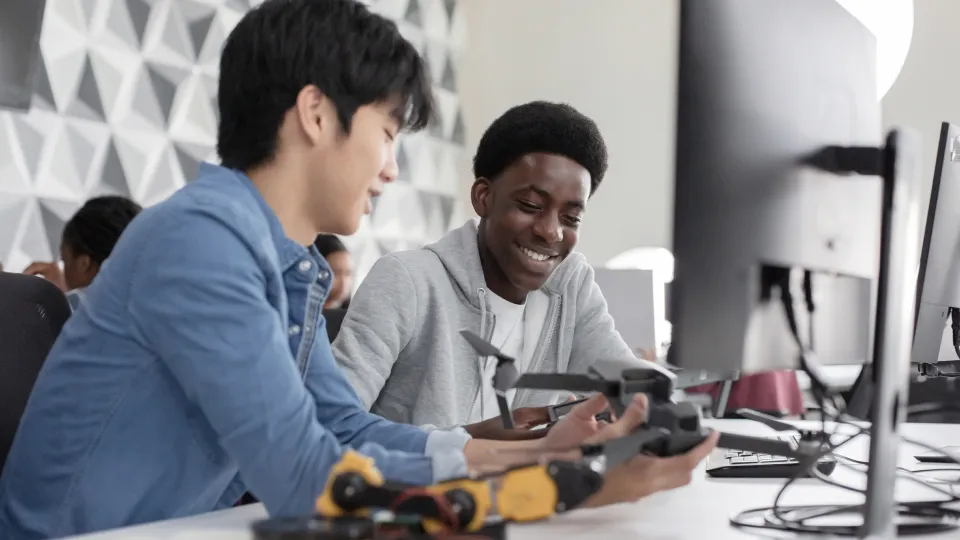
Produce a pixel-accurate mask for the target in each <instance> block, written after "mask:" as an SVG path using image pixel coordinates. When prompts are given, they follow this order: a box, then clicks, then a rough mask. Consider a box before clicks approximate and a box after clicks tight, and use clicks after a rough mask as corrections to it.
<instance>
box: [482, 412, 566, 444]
mask: <svg viewBox="0 0 960 540" xmlns="http://www.w3.org/2000/svg"><path fill="white" fill-rule="evenodd" d="M549 421H550V415H549V413H547V408H546V407H521V408H519V409H517V410H515V411H513V423H514V429H506V428H504V427H503V422H502V421H501V420H500V417H499V416H495V417H493V418H489V419H487V420H484V421H482V422H477V423H474V424H469V425H466V426H463V429H465V430H466V431H467V433H468V434H470V436H471V437H473V438H474V439H490V440H494V441H522V440H530V439H540V438H542V437H544V436H545V435H546V434H547V430H545V429H538V430H532V429H531V428H534V427H536V426H539V425H541V424H546V423H547V422H549Z"/></svg>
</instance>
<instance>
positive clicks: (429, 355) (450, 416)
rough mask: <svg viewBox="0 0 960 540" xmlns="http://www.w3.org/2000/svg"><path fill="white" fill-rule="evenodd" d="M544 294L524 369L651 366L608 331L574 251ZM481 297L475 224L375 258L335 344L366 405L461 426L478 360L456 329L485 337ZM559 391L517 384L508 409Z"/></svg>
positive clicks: (609, 321) (488, 318) (404, 417)
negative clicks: (543, 315) (543, 308)
mask: <svg viewBox="0 0 960 540" xmlns="http://www.w3.org/2000/svg"><path fill="white" fill-rule="evenodd" d="M542 290H543V292H545V293H546V295H547V297H548V298H549V304H548V307H547V313H546V319H545V323H544V325H543V331H542V332H541V334H540V339H539V342H538V344H537V346H536V348H535V349H534V353H533V356H532V359H531V360H530V366H529V368H528V369H527V371H531V372H573V373H584V372H586V371H587V369H588V368H589V367H590V366H591V365H594V364H595V363H597V362H604V363H613V364H616V365H618V366H622V367H623V368H627V367H638V366H650V365H651V364H650V363H649V362H646V361H643V360H640V359H638V358H637V357H636V356H635V355H634V354H633V353H632V352H631V350H630V348H629V347H628V346H627V344H626V343H624V341H623V339H621V337H620V334H619V333H618V332H617V331H616V330H615V329H614V326H613V318H611V316H610V314H609V313H608V312H607V303H606V301H605V300H604V298H603V294H601V292H600V288H599V287H598V286H597V284H596V282H594V280H593V268H591V267H590V265H589V264H587V261H586V259H585V258H584V256H583V255H582V254H580V253H578V252H573V253H571V254H570V256H568V257H567V258H566V260H564V261H563V262H562V263H560V265H559V266H558V267H557V269H556V270H555V271H554V273H553V275H551V276H550V278H549V279H548V280H547V282H546V284H545V285H544V286H543V289H542ZM486 294H487V291H486V282H485V280H484V277H483V270H482V268H481V267H480V253H479V249H478V246H477V225H476V222H474V221H473V220H470V221H468V222H467V223H466V224H465V225H463V226H462V227H460V228H458V229H456V230H454V231H451V232H450V233H449V234H447V235H446V236H444V237H443V238H441V239H440V240H439V241H437V242H436V243H434V244H431V245H428V246H426V247H424V248H422V249H418V250H412V251H402V252H396V253H391V254H389V255H385V256H383V257H382V258H380V259H379V260H378V261H377V262H376V263H375V264H374V265H373V268H372V269H371V270H370V272H369V274H367V276H366V278H364V280H363V283H362V284H361V285H360V287H359V289H358V290H357V293H356V295H354V297H353V298H352V299H351V301H350V308H349V309H348V310H347V314H346V317H345V318H344V320H343V324H342V326H341V328H340V333H339V334H338V335H337V339H336V341H335V342H334V344H333V350H334V355H335V356H336V359H337V362H338V363H339V364H340V366H341V367H342V368H343V370H344V372H345V373H346V376H347V378H348V379H349V380H350V382H351V383H353V385H354V387H355V388H356V391H357V394H358V395H359V396H360V399H361V401H362V402H363V404H364V405H365V406H366V407H368V408H370V409H371V411H372V412H374V413H376V414H378V415H381V416H384V417H386V418H388V419H391V420H394V421H397V422H404V423H409V424H417V425H425V426H432V427H438V428H452V427H455V426H460V425H462V424H463V423H465V421H466V419H467V418H468V416H469V413H470V409H471V407H472V406H473V403H474V400H475V399H476V397H477V394H478V392H480V391H481V390H480V389H481V384H480V381H481V374H482V369H483V360H484V359H483V358H481V357H479V356H478V355H477V353H476V352H475V351H474V350H473V348H471V347H470V345H469V344H468V343H467V342H466V340H465V339H464V338H463V337H462V336H461V335H460V331H461V330H464V329H467V330H472V331H473V332H476V333H478V334H480V335H481V336H483V337H484V338H485V339H490V337H491V335H492V333H493V327H494V323H495V321H494V317H493V314H492V313H491V310H490V306H489V304H488V300H487V298H486ZM560 397H561V394H558V393H556V392H542V391H536V390H525V389H520V390H518V391H517V393H516V395H515V396H514V400H513V408H519V407H527V406H542V405H548V404H551V403H555V402H556V401H557V400H558V399H559V398H560Z"/></svg>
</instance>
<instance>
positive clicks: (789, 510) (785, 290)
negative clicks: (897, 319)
mask: <svg viewBox="0 0 960 540" xmlns="http://www.w3.org/2000/svg"><path fill="white" fill-rule="evenodd" d="M761 275H762V279H763V287H762V297H763V298H764V299H765V300H770V299H771V298H770V297H771V292H772V289H774V288H776V289H779V292H780V301H781V303H782V305H783V307H784V310H785V311H786V317H787V322H788V325H789V327H790V330H791V333H792V334H793V338H794V339H795V340H796V343H797V345H798V347H799V350H800V353H799V354H800V358H799V360H800V366H801V368H802V369H803V370H804V371H806V372H807V374H808V375H809V376H810V381H811V391H812V392H813V395H814V399H815V400H816V401H817V405H818V406H819V407H820V411H821V417H820V426H821V430H820V437H819V440H817V441H814V442H819V444H820V451H819V452H817V453H816V454H815V455H814V456H813V457H811V458H810V459H809V461H808V462H807V463H805V465H806V467H802V468H800V470H799V471H798V472H797V473H796V474H794V475H793V476H792V477H791V478H789V479H787V481H786V482H785V483H784V485H783V486H782V487H781V488H780V491H779V492H778V493H777V495H776V497H775V498H774V502H773V506H771V507H766V508H754V509H750V510H746V511H744V512H741V513H739V514H737V515H736V516H734V517H732V518H731V519H730V524H731V525H732V526H734V527H738V528H745V529H752V530H755V531H756V530H766V531H770V532H779V533H793V534H807V535H828V536H856V535H857V534H859V530H860V526H859V525H813V524H811V523H810V522H811V521H813V520H815V519H821V518H825V517H832V516H838V515H843V514H851V513H856V514H861V515H862V510H863V504H862V503H860V504H846V505H843V504H834V505H803V506H789V507H788V506H783V505H781V500H782V498H783V495H784V493H785V492H786V490H787V489H788V488H789V487H790V486H791V485H793V484H794V483H795V482H796V481H797V480H798V479H800V478H801V477H802V476H803V475H804V473H807V472H809V474H810V475H811V476H812V477H813V478H814V479H816V480H819V481H821V482H824V483H826V484H828V485H831V486H834V487H837V488H841V489H845V490H847V491H852V492H855V493H858V494H861V495H865V492H864V490H862V489H860V488H855V487H852V486H847V485H844V484H841V483H840V482H836V481H834V480H832V479H830V478H828V477H827V476H826V475H824V474H822V473H820V471H819V470H818V469H817V468H816V465H817V462H818V461H820V460H821V459H823V458H824V457H826V456H827V455H831V454H833V455H834V457H835V459H836V460H837V464H838V465H842V466H844V467H847V468H853V467H852V466H851V465H850V463H851V462H852V463H855V464H858V465H868V463H867V462H865V461H860V460H854V459H850V458H846V457H845V456H841V455H839V454H836V450H837V449H839V448H841V447H842V446H844V445H846V444H848V443H850V442H852V441H854V440H855V439H857V438H858V437H861V436H862V435H869V433H870V430H869V429H868V428H864V427H860V426H858V425H856V424H855V423H853V422H852V421H851V420H850V418H849V416H848V415H847V414H846V406H845V405H844V406H843V407H840V406H838V405H837V402H836V401H835V397H836V396H833V395H831V394H830V392H829V391H828V388H827V386H826V385H825V384H824V383H823V380H822V379H821V378H820V377H819V376H818V373H817V372H818V370H817V366H815V365H814V364H813V362H812V361H811V359H810V358H809V356H808V354H807V348H805V347H804V346H803V343H802V340H801V338H800V332H799V329H798V328H797V324H796V312H795V309H794V305H793V295H792V294H791V291H790V279H789V278H790V271H789V269H785V268H771V267H765V268H764V272H762V274H761ZM804 296H805V300H806V304H807V310H808V314H809V315H810V330H811V333H810V341H811V346H810V351H811V352H812V340H813V332H812V331H813V311H814V304H813V285H812V275H811V272H809V271H806V272H805V273H804ZM954 330H955V335H956V336H957V337H958V339H957V340H956V342H957V343H958V344H960V314H957V315H955V317H954ZM958 356H960V345H958ZM828 400H829V401H832V405H833V406H834V408H833V409H832V411H828V410H827V409H826V408H825V407H824V404H825V403H826V402H827V401H828ZM831 412H832V413H833V414H831ZM828 416H830V417H831V423H833V424H834V425H836V426H853V427H854V428H855V429H856V431H855V432H854V433H853V434H852V435H849V436H847V437H846V438H844V439H843V440H841V441H839V442H836V443H835V442H833V441H834V438H835V436H836V435H837V433H835V432H832V431H829V432H828V430H827V422H828V420H827V419H828ZM903 440H904V442H909V443H911V444H917V445H918V446H921V447H924V448H927V449H929V450H931V451H935V452H942V450H940V449H937V448H934V447H931V446H929V445H927V444H925V443H920V442H919V441H913V440H908V439H905V438H904V439H903ZM948 457H951V458H954V459H955V461H957V463H958V465H960V460H957V457H958V456H948ZM898 469H899V473H900V474H901V475H902V476H903V477H904V478H906V479H908V480H912V481H914V482H917V483H919V484H921V485H923V486H925V487H927V488H929V489H931V490H933V491H937V492H938V493H940V494H942V495H945V496H946V497H947V499H945V500H938V501H918V502H909V503H898V505H897V512H898V515H899V516H900V517H901V518H908V519H911V520H915V521H912V522H909V523H900V524H899V525H898V527H897V528H898V535H900V536H910V535H917V534H931V533H937V532H944V531H949V530H954V529H956V528H957V522H958V521H960V511H956V510H952V509H948V508H944V506H943V505H944V504H948V503H953V502H957V501H960V498H958V497H956V496H955V495H954V494H953V493H952V492H948V491H945V490H943V489H940V488H939V487H938V486H936V485H935V484H936V483H935V482H930V481H929V480H928V479H924V478H922V477H921V476H920V475H915V474H913V473H912V472H910V471H906V470H905V469H903V468H898ZM853 470H856V469H853ZM958 470H960V469H958ZM858 472H864V471H858ZM757 518H762V519H761V520H760V522H759V523H758V522H756V521H757Z"/></svg>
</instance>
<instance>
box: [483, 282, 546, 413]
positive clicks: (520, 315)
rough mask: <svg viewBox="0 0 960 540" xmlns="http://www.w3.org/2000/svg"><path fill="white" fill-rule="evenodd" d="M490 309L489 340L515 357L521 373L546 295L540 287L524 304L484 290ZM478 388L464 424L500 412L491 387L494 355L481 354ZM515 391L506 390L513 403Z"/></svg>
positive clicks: (543, 312)
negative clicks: (490, 335) (479, 384)
mask: <svg viewBox="0 0 960 540" xmlns="http://www.w3.org/2000/svg"><path fill="white" fill-rule="evenodd" d="M487 298H488V300H489V306H490V309H491V310H492V312H493V316H494V327H493V336H492V338H491V340H490V342H491V343H492V344H493V346H494V347H496V348H498V349H500V352H502V353H503V354H504V355H506V356H509V357H511V358H514V359H515V360H516V364H515V365H516V367H517V370H518V371H519V372H520V373H523V372H524V371H526V370H527V369H529V367H530V360H531V357H532V356H533V352H534V350H535V349H536V348H537V342H538V341H539V339H540V334H541V332H542V331H543V324H544V320H545V318H546V314H547V305H548V303H549V298H548V297H547V296H546V295H545V294H544V293H542V292H540V291H535V292H533V293H530V294H529V295H528V296H527V300H526V302H524V303H523V304H514V303H512V302H509V301H507V300H504V299H503V298H501V297H499V296H497V295H496V294H494V293H492V292H491V291H489V290H488V291H487ZM477 361H478V362H483V365H482V366H481V367H480V369H481V370H482V376H481V390H480V392H478V393H477V399H476V400H475V401H474V403H473V408H472V409H471V411H470V417H469V418H468V420H467V422H466V423H467V424H473V423H475V422H480V421H482V420H486V419H488V418H493V417H495V416H499V415H500V410H499V408H498V406H497V394H496V393H495V392H494V390H493V374H494V371H496V367H497V360H496V359H495V358H492V357H491V358H482V359H479V358H478V360H477ZM514 394H515V391H513V390H511V391H509V392H507V401H508V402H509V403H511V404H512V403H513V396H514Z"/></svg>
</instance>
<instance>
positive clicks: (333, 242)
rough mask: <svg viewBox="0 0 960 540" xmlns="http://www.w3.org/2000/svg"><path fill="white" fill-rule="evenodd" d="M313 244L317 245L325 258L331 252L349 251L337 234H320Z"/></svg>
mask: <svg viewBox="0 0 960 540" xmlns="http://www.w3.org/2000/svg"><path fill="white" fill-rule="evenodd" d="M313 245H314V246H316V248H317V251H319V252H320V255H322V256H323V258H327V255H330V254H331V253H339V252H341V251H347V246H345V245H344V244H343V242H342V241H341V240H340V238H338V237H337V235H335V234H321V235H318V236H317V239H316V240H314V241H313Z"/></svg>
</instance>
